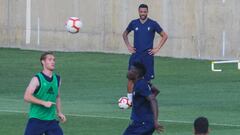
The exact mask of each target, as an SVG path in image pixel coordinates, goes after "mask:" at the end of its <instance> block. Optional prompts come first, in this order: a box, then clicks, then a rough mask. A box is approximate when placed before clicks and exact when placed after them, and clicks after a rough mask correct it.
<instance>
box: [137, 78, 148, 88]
mask: <svg viewBox="0 0 240 135" xmlns="http://www.w3.org/2000/svg"><path fill="white" fill-rule="evenodd" d="M147 85H148V82H147V81H146V80H145V79H140V80H138V81H137V83H136V86H138V87H143V86H147Z"/></svg>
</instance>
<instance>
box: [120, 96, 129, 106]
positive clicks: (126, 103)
mask: <svg viewBox="0 0 240 135" xmlns="http://www.w3.org/2000/svg"><path fill="white" fill-rule="evenodd" d="M118 106H119V108H120V109H127V108H129V107H130V103H129V100H128V98H127V97H121V98H120V99H119V100H118Z"/></svg>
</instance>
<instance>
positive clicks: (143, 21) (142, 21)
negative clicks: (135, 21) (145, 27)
mask: <svg viewBox="0 0 240 135" xmlns="http://www.w3.org/2000/svg"><path fill="white" fill-rule="evenodd" d="M139 20H140V22H141V23H142V24H144V23H145V22H146V21H147V20H148V17H146V19H144V20H142V19H141V18H139Z"/></svg>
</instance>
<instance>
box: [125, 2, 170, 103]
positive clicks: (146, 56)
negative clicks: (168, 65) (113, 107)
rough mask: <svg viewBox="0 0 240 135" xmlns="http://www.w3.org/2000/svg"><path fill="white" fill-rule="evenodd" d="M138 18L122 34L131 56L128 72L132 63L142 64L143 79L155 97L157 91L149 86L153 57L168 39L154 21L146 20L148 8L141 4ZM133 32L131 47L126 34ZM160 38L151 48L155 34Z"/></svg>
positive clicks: (152, 71)
mask: <svg viewBox="0 0 240 135" xmlns="http://www.w3.org/2000/svg"><path fill="white" fill-rule="evenodd" d="M138 13H139V18H138V19H135V20H132V21H131V22H130V23H129V25H128V27H127V28H126V30H125V31H124V32H123V39H124V42H125V44H126V46H127V48H128V51H129V52H130V53H131V54H132V55H131V57H130V59H129V66H128V70H129V69H130V68H131V66H132V65H133V63H134V62H140V63H142V64H143V65H144V66H145V67H146V69H147V72H146V75H145V76H144V79H145V80H146V81H147V82H148V83H149V84H150V85H151V90H152V93H153V94H154V95H155V96H157V95H158V93H159V90H158V89H157V88H156V87H154V86H153V85H152V84H151V80H152V79H154V57H153V56H154V55H155V54H157V53H158V52H159V50H160V49H161V47H162V46H163V45H164V43H165V42H166V41H167V39H168V35H167V34H166V33H165V32H164V31H163V29H162V28H161V26H160V25H159V24H158V23H157V22H156V21H154V20H152V19H150V18H148V6H147V5H146V4H141V5H140V6H139V7H138ZM131 31H134V44H133V45H131V44H130V42H129V40H128V34H129V33H130V32H131ZM156 32H157V33H158V34H159V35H160V36H161V40H160V41H159V42H158V44H157V45H156V46H153V41H154V37H155V33H156ZM133 86H134V84H133V82H132V81H131V80H128V84H127V91H128V94H127V97H128V99H129V101H130V103H131V102H132V91H133Z"/></svg>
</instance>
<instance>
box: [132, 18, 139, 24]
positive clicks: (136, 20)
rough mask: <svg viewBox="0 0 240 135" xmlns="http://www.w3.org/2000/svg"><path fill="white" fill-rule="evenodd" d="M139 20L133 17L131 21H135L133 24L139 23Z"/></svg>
mask: <svg viewBox="0 0 240 135" xmlns="http://www.w3.org/2000/svg"><path fill="white" fill-rule="evenodd" d="M138 22H139V19H133V20H132V21H131V23H133V24H136V23H138Z"/></svg>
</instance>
